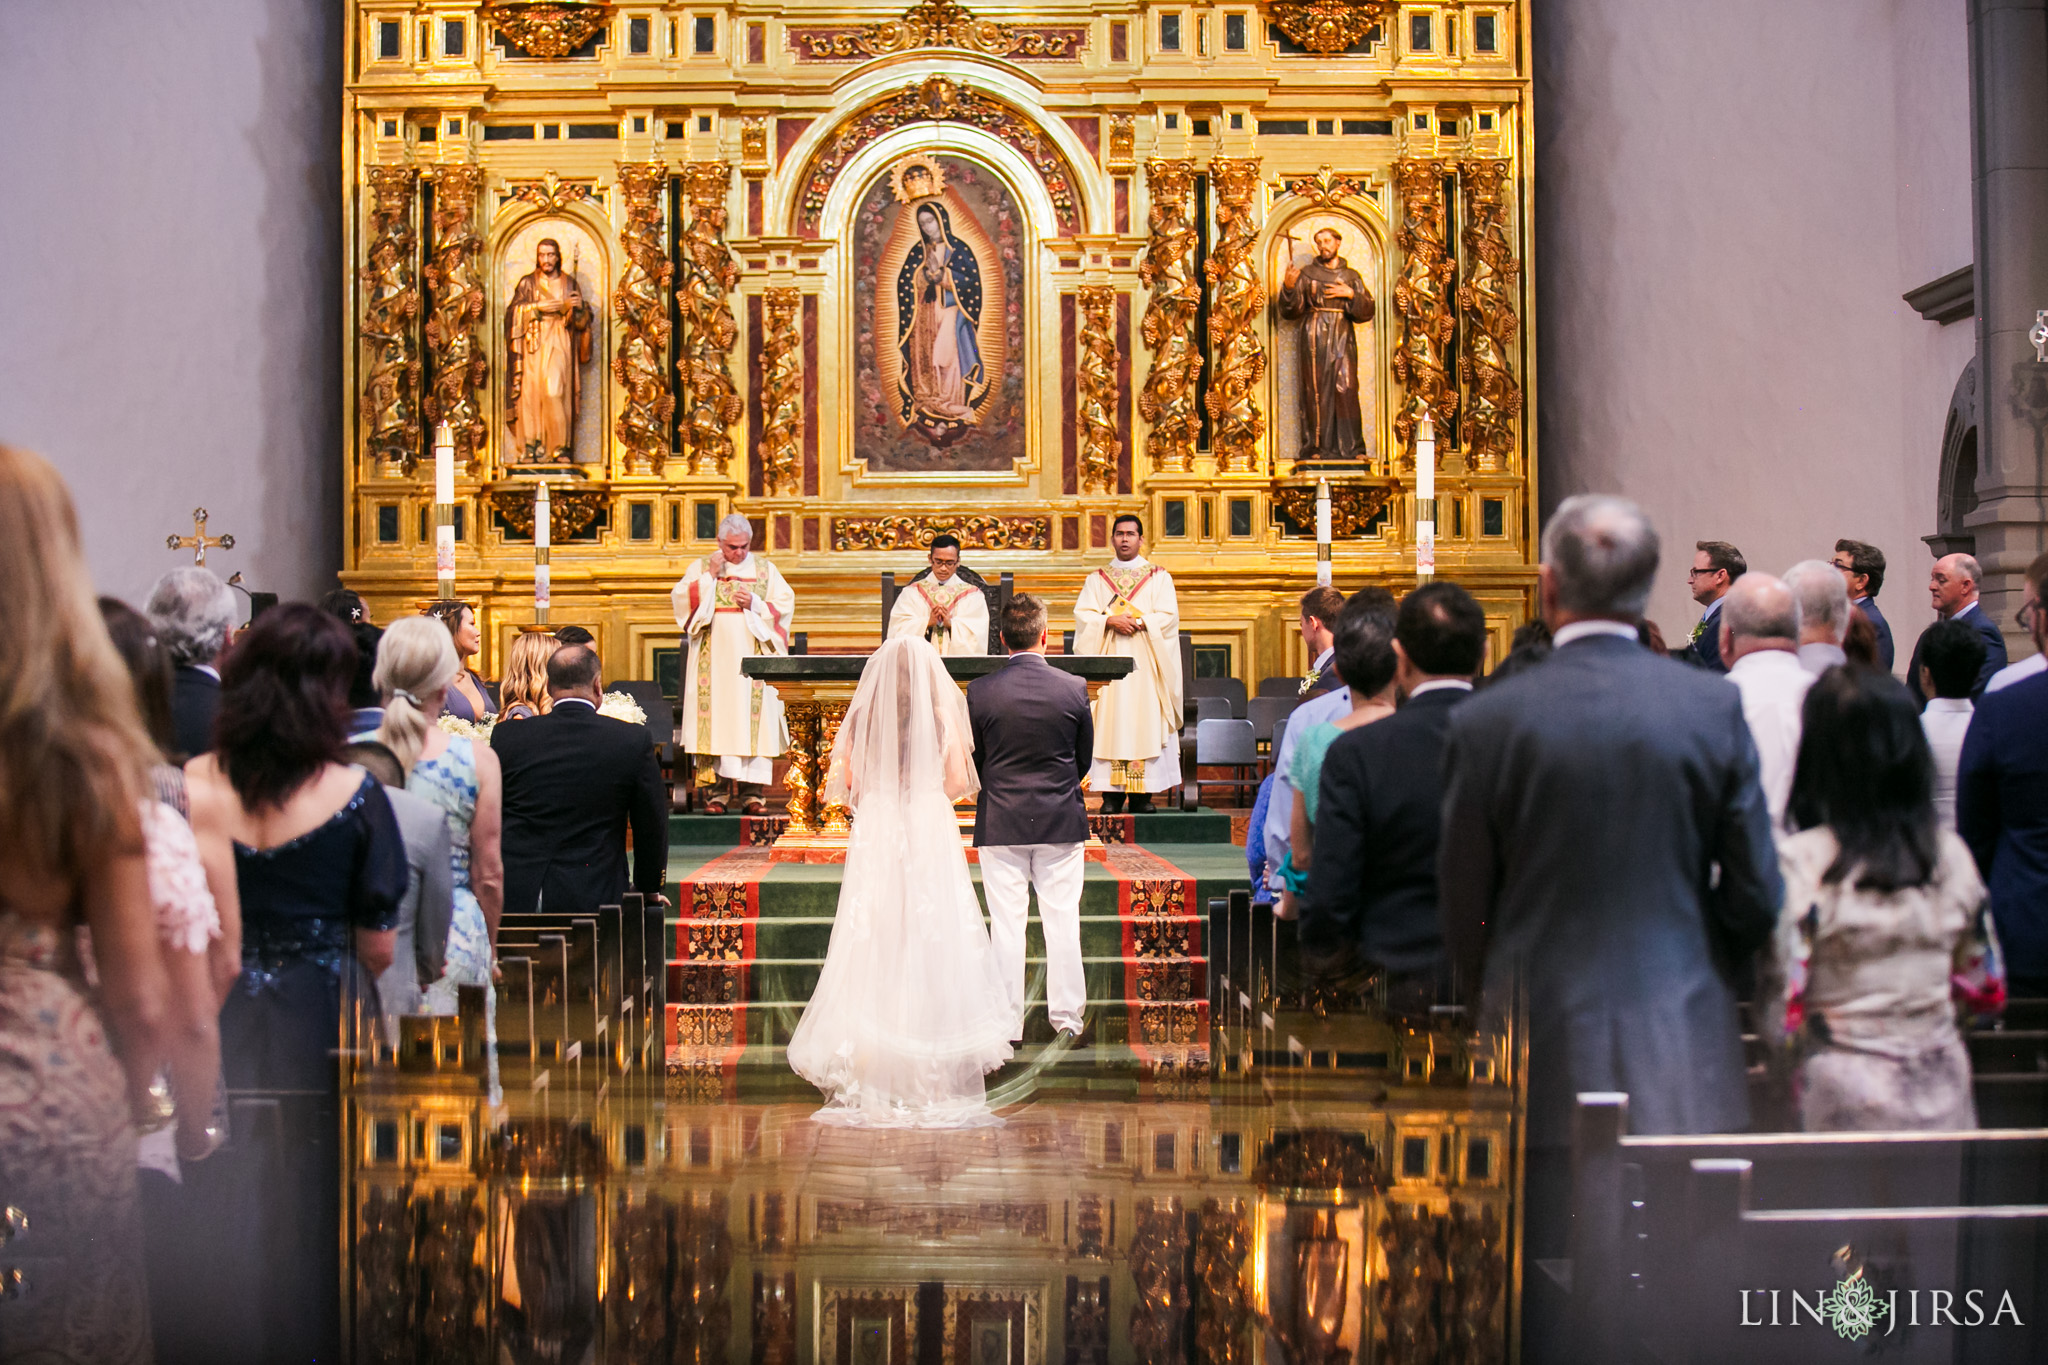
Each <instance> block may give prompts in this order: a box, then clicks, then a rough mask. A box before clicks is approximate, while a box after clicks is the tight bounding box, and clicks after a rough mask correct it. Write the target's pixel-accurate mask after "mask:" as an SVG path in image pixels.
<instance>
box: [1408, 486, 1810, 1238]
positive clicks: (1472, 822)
mask: <svg viewBox="0 0 2048 1365" xmlns="http://www.w3.org/2000/svg"><path fill="white" fill-rule="evenodd" d="M1656 573H1657V534H1656V532H1655V531H1653V530H1652V529H1651V528H1650V524H1649V522H1648V521H1647V520H1646V519H1645V517H1644V516H1643V513H1642V510H1641V509H1640V508H1638V507H1637V506H1636V505H1635V504H1634V503H1631V502H1627V501H1624V500H1623V499H1620V498H1612V497H1599V496H1581V497H1575V498H1569V499H1567V500H1566V501H1565V503H1564V505H1563V506H1561V507H1560V508H1558V510H1557V513H1556V515H1555V516H1553V517H1552V518H1551V520H1550V524H1549V525H1548V526H1546V527H1545V528H1544V530H1543V565H1542V570H1541V574H1542V578H1541V591H1542V600H1543V615H1544V618H1545V619H1546V620H1547V621H1548V622H1549V623H1550V629H1551V632H1552V634H1553V636H1554V638H1555V640H1556V648H1555V651H1554V652H1553V653H1552V654H1551V656H1550V658H1549V660H1548V661H1547V662H1545V663H1544V664H1543V666H1542V667H1541V668H1534V669H1530V670H1528V671H1527V672H1524V673H1520V674H1518V675H1516V676H1515V677H1513V678H1511V679H1509V680H1508V681H1506V682H1504V683H1501V684H1500V685H1498V686H1496V687H1491V688H1488V689H1486V690H1485V691H1483V692H1481V693H1479V694H1478V695H1477V696H1475V697H1473V698H1472V700H1470V701H1468V702H1466V703H1465V704H1464V705H1462V706H1460V707H1458V709H1457V710H1456V711H1455V712H1454V713H1453V714H1452V717H1451V723H1450V730H1449V738H1448V740H1447V742H1446V746H1445V750H1444V769H1443V772H1444V800H1443V837H1442V842H1441V843H1440V844H1439V846H1438V848H1439V855H1438V860H1437V876H1438V885H1439V888H1440V889H1439V900H1438V904H1439V907H1440V909H1441V912H1442V915H1443V920H1444V936H1445V940H1446V943H1447V945H1448V947H1449V949H1450V954H1451V959H1452V961H1453V963H1454V964H1455V965H1456V967H1457V969H1458V971H1459V975H1460V980H1461V982H1462V983H1463V984H1464V985H1465V987H1466V988H1467V989H1469V987H1470V985H1471V984H1472V983H1474V982H1481V983H1483V991H1482V995H1483V999H1484V1002H1485V1008H1486V1009H1487V1010H1489V1011H1494V1012H1497V1011H1500V1010H1503V1009H1505V1008H1506V1007H1507V1005H1508V1004H1509V1002H1510V999H1511V996H1512V993H1513V983H1514V982H1515V980H1516V979H1517V978H1519V981H1520V985H1521V991H1522V995H1523V998H1524V999H1525V1000H1526V1001H1527V1004H1528V1028H1529V1165H1528V1172H1529V1198H1530V1201H1531V1203H1530V1211H1529V1242H1528V1243H1527V1245H1528V1247H1529V1255H1530V1256H1531V1257H1532V1258H1542V1257H1545V1256H1558V1255H1561V1254H1562V1251H1561V1248H1560V1245H1559V1244H1560V1243H1561V1241H1562V1239H1563V1233H1564V1227H1563V1224H1564V1223H1565V1222H1566V1221H1567V1220H1566V1219H1565V1218H1564V1216H1563V1209H1562V1208H1561V1207H1559V1206H1558V1204H1557V1202H1553V1201H1559V1197H1560V1196H1561V1195H1562V1194H1563V1193H1564V1192H1566V1191H1568V1190H1569V1164H1568V1153H1567V1149H1568V1145H1569V1143H1570V1140H1571V1118H1572V1106H1573V1102H1574V1096H1575V1095H1576V1093H1577V1092H1580V1091H1616V1090H1621V1091H1627V1092H1628V1097H1629V1128H1630V1130H1631V1131H1634V1132H1638V1133H1715V1132H1728V1131H1732V1130H1736V1129H1740V1128H1742V1127H1744V1126H1745V1125H1746V1124H1747V1123H1748V1121H1749V1101H1748V1094H1747V1090H1746V1083H1745V1075H1744V1068H1743V1058H1742V1038H1741V1031H1740V1029H1739V1028H1738V1026H1737V1023H1736V1015H1735V995H1734V992H1733V990H1732V988H1731V985H1730V979H1731V977H1732V976H1734V975H1735V974H1736V973H1737V972H1739V971H1740V970H1741V964H1743V963H1745V962H1747V960H1748V959H1749V958H1750V956H1751V954H1753V953H1754V952H1755V951H1756V950H1757V949H1758V948H1760V947H1762V946H1763V944H1764V943H1765V942H1766V941H1767V940H1768V939H1769V937H1770V934H1771V929H1772V926H1773V925H1774V924H1775V923H1776V920H1777V912H1778V901H1779V897H1780V895H1781V890H1782V889H1781V886H1780V883H1779V879H1778V869H1777V856H1776V853H1775V851H1774V850H1773V847H1772V844H1771V830H1770V816H1769V813H1768V811H1767V809H1766V807H1765V804H1764V794H1763V789H1762V787H1761V786H1760V785H1759V784H1758V780H1757V757H1756V746H1755V745H1754V744H1753V743H1752V742H1751V740H1750V735H1749V727H1748V726H1747V725H1746V724H1745V723H1744V721H1743V717H1742V697H1741V694H1740V693H1739V692H1737V691H1736V689H1735V688H1733V687H1730V686H1729V685H1728V682H1727V680H1726V679H1725V678H1723V677H1721V676H1720V675H1718V674H1713V673H1707V672H1703V671H1701V670H1699V669H1694V668H1686V667H1684V666H1682V665H1679V664H1676V663H1673V662H1671V661H1669V660H1666V659H1662V658H1659V657H1657V656H1656V655H1654V654H1652V653H1650V651H1648V650H1646V649H1644V648H1643V647H1642V646H1641V645H1639V644H1638V643H1637V642H1636V622H1637V620H1638V619H1639V618H1640V617H1641V615H1642V612H1643V608H1644V606H1645V605H1646V604H1647V603H1648V601H1649V596H1650V587H1651V583H1652V582H1653V580H1654V579H1655V577H1656ZM1717 868H1718V874H1717V872H1716V869H1717ZM1560 1177H1561V1178H1562V1180H1563V1182H1564V1183H1563V1185H1562V1186H1560V1185H1559V1184H1558V1183H1557V1181H1558V1180H1559V1178H1560ZM1539 1187H1541V1188H1539Z"/></svg>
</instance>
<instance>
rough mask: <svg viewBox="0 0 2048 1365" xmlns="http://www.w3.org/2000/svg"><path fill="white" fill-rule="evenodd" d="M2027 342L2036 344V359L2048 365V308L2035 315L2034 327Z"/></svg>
mask: <svg viewBox="0 0 2048 1365" xmlns="http://www.w3.org/2000/svg"><path fill="white" fill-rule="evenodd" d="M2027 340H2029V341H2031V342H2033V343H2034V359H2036V360H2038V361H2040V362H2041V363H2042V364H2043V365H2048V308H2043V309H2040V310H2038V311H2036V312H2035V314H2034V326H2033V328H2032V329H2031V330H2030V331H2029V332H2028V333H2027Z"/></svg>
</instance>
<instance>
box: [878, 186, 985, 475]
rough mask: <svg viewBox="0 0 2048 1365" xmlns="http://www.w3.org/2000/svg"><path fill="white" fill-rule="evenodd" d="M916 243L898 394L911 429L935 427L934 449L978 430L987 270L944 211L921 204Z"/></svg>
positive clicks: (903, 289) (902, 306) (902, 314)
mask: <svg viewBox="0 0 2048 1365" xmlns="http://www.w3.org/2000/svg"><path fill="white" fill-rule="evenodd" d="M914 217H915V220H916V223H917V237H918V241H917V245H916V246H914V247H912V248H910V255H909V256H908V257H907V258H906V259H905V260H904V262H903V268H902V270H900V271H898V272H897V275H896V316H897V317H898V318H909V319H910V326H909V327H907V328H905V329H904V331H903V340H902V341H901V342H899V343H897V348H896V349H897V350H898V351H899V352H900V353H901V354H902V357H903V368H902V371H901V372H900V373H899V374H898V375H897V378H896V393H897V398H898V401H899V406H900V411H901V414H902V417H903V422H904V425H906V426H924V427H927V428H929V429H930V431H931V436H932V443H933V444H934V445H949V444H951V439H949V438H952V437H953V436H954V433H953V432H952V431H951V430H949V428H952V427H955V426H960V425H966V426H975V425H977V424H979V422H980V421H981V418H980V417H978V416H977V415H976V414H975V411H974V403H975V400H976V399H977V398H979V397H981V395H982V394H983V393H985V392H986V391H987V389H988V372H987V371H986V370H985V369H984V368H983V367H982V363H981V347H980V344H979V343H978V342H977V341H976V340H975V332H976V330H977V329H978V328H979V327H980V326H981V267H980V266H979V265H977V264H976V263H975V260H974V253H973V252H972V251H969V250H968V249H967V244H966V243H965V242H963V241H961V240H960V239H959V238H958V237H955V236H954V235H953V231H952V222H951V220H950V218H949V217H948V215H947V213H946V206H945V205H944V204H943V203H940V202H939V201H937V200H932V199H927V200H923V201H921V202H920V203H918V204H917V205H916V208H915V211H914Z"/></svg>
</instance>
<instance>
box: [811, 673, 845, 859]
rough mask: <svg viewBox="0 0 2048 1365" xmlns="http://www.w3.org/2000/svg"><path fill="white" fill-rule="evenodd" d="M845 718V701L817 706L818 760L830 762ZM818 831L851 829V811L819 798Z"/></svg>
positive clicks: (831, 831) (824, 832) (833, 831)
mask: <svg viewBox="0 0 2048 1365" xmlns="http://www.w3.org/2000/svg"><path fill="white" fill-rule="evenodd" d="M845 719H846V703H845V702H843V701H842V702H824V703H821V704H820V706H819V708H818V747H817V751H816V752H817V755H818V761H819V762H821V763H824V764H826V765H828V767H829V765H830V764H831V762H832V746H833V744H835V743H837V742H838V739H839V722H841V721H843V720H845ZM819 807H820V808H819V811H818V833H820V834H824V835H828V836H830V835H844V834H850V833H852V831H853V812H852V811H850V810H848V809H847V808H846V807H845V806H844V805H842V804H841V803H839V802H837V801H826V800H824V799H823V797H822V796H821V797H820V798H819Z"/></svg>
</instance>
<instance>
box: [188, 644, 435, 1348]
mask: <svg viewBox="0 0 2048 1365" xmlns="http://www.w3.org/2000/svg"><path fill="white" fill-rule="evenodd" d="M355 664H356V651H355V644H354V642H353V641H352V640H351V639H350V638H349V632H348V628H347V627H346V626H344V625H342V623H341V622H339V621H337V620H335V619H334V618H333V617H331V616H328V615H326V614H325V613H323V612H320V611H318V610H316V609H315V608H313V607H310V606H306V605H304V604H301V603H286V604H284V605H282V606H278V607H275V608H273V609H271V610H270V611H267V612H265V613H264V614H263V615H262V616H261V617H259V618H258V619H257V620H256V621H255V622H254V623H253V624H252V625H251V626H250V627H249V629H248V630H247V631H246V632H245V633H244V634H243V636H242V638H241V639H240V640H239V641H238V642H237V643H236V646H235V648H234V649H233V650H232V651H231V652H230V653H229V655H228V657H227V659H226V660H225V662H224V665H223V667H222V679H221V708H220V718H219V721H218V724H217V726H216V732H217V735H218V738H219V741H220V743H219V748H218V749H217V751H216V752H215V753H212V754H207V755H203V756H201V757H199V758H196V759H194V760H193V761H192V762H191V763H189V764H187V765H186V768H185V779H186V787H187V790H188V791H189V792H190V794H191V800H192V809H193V814H194V818H195V820H197V819H198V818H199V813H200V811H201V808H202V806H203V805H204V804H206V803H214V804H215V805H217V807H218V809H219V810H220V811H221V812H222V818H223V819H224V820H225V822H226V824H227V827H228V829H229V832H230V834H231V836H232V837H233V839H234V841H235V863H236V868H237V873H238V880H239V884H240V890H241V897H242V973H241V976H240V979H239V980H238V981H237V983H236V985H235V988H234V990H233V992H232V993H231V994H230V995H229V997H228V1001H227V1005H226V1007H225V1008H224V1009H223V1010H222V1011H221V1019H220V1029H221V1053H222V1060H223V1062H224V1064H225V1071H226V1079H227V1087H228V1093H229V1095H230V1098H231V1099H232V1097H234V1096H235V1095H237V1094H246V1095H249V1096H250V1097H251V1098H252V1099H256V1100H259V1101H260V1102H261V1103H262V1105H263V1106H265V1108H266V1110H267V1111H268V1112H270V1113H273V1114H275V1115H276V1129H275V1132H274V1140H273V1141H270V1142H266V1143H262V1144H258V1143H256V1142H254V1141H250V1142H246V1143H245V1142H243V1141H241V1137H242V1135H241V1134H239V1133H237V1134H236V1139H237V1141H236V1143H235V1146H233V1147H232V1148H230V1150H229V1151H227V1152H224V1153H222V1154H221V1156H219V1157H217V1158H215V1159H216V1160H218V1161H222V1162H225V1163H226V1168H225V1169H224V1170H223V1171H222V1172H220V1173H219V1174H220V1175H221V1176H222V1178H223V1183H224V1186H225V1188H223V1189H222V1190H221V1192H220V1197H219V1199H218V1201H217V1202H216V1203H215V1204H214V1205H213V1206H212V1207H211V1208H210V1210H209V1220H211V1219H220V1220H223V1221H224V1222H225V1223H226V1226H225V1227H224V1228H215V1227H212V1226H210V1223H209V1224H205V1225H201V1226H196V1227H195V1228H194V1229H193V1232H192V1236H193V1238H194V1249H193V1253H192V1254H194V1255H196V1256H200V1257H203V1258H205V1259H206V1260H207V1261H208V1262H209V1276H208V1279H209V1282H210V1286H211V1292H212V1293H213V1295H214V1296H215V1299H214V1302H213V1304H212V1305H211V1307H210V1313H211V1321H212V1325H213V1327H214V1330H215V1332H216V1334H217V1337H218V1340H217V1342H216V1346H217V1348H218V1349H216V1350H215V1352H214V1353H213V1355H212V1357H211V1358H213V1359H221V1360H227V1359H235V1360H239V1359H254V1360H266V1361H267V1360H328V1359H332V1358H335V1357H336V1356H337V1355H338V1354H339V1348H340V1342H339V1336H340V1325H341V1300H340V1276H341V1267H340V1264H339V1260H338V1257H339V1254H340V1245H341V1233H342V1225H341V1223H340V1221H339V1219H340V1214H341V1205H340V1201H339V1200H337V1199H336V1198H335V1191H336V1190H338V1189H340V1188H341V1169H342V1167H341V1152H340V1148H339V1146H338V1141H339V1133H340V1123H341V1073H340V1065H339V1058H340V1057H341V1055H342V1050H344V1049H348V1048H352V1047H353V1046H354V1045H355V1040H354V1038H353V1037H352V1036H351V1035H349V1034H348V1033H347V1032H346V1030H347V1028H348V1026H349V1024H350V1022H351V1021H352V1020H354V1019H355V1018H356V1017H357V1012H358V1008H359V1005H360V1004H361V1003H362V1002H364V1001H367V1000H369V999H371V998H372V992H373V991H374V990H375V986H374V984H373V983H374V982H375V979H376V977H377V976H378V975H379V974H380V973H382V972H383V971H384V969H385V968H387V967H389V966H390V965H391V951H392V940H393V937H394V934H393V926H394V925H395V924H396V922H397V917H398V904H399V901H400V899H401V898H402V897H403V896H404V894H405V886H406V865H405V845H404V842H403V840H402V839H401V838H400V836H399V832H398V824H397V820H396V819H395V817H393V815H392V813H391V803H390V801H389V800H387V799H386V798H385V795H384V790H383V788H382V787H381V786H379V785H378V783H377V780H376V779H375V778H373V777H371V776H370V775H369V774H367V773H365V772H363V771H361V770H360V769H358V768H354V767H350V766H349V765H348V764H346V763H343V762H342V761H341V751H342V745H343V743H344V742H345V740H346V738H347V737H346V734H345V726H344V720H345V718H346V717H347V715H348V710H347V706H346V704H345V703H346V699H347V695H348V682H349V678H350V677H351V676H352V675H353V674H354V672H355Z"/></svg>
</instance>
